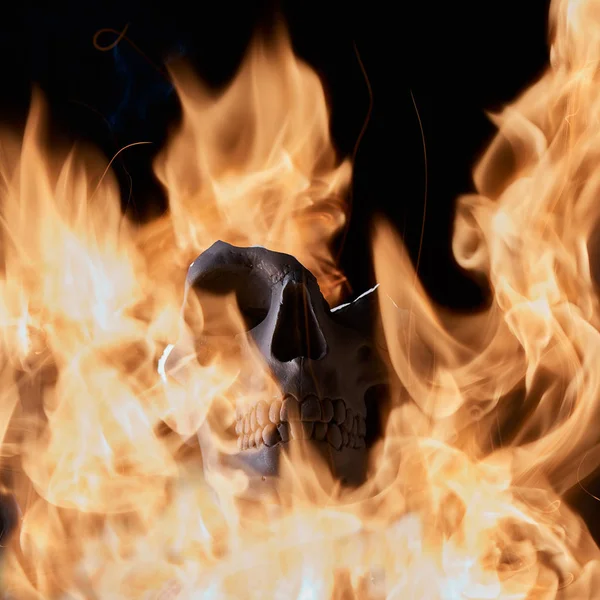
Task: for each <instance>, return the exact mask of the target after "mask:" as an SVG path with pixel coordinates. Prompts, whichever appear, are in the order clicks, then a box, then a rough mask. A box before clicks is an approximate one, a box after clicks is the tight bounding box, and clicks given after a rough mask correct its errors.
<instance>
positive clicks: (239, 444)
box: [237, 435, 244, 450]
mask: <svg viewBox="0 0 600 600" xmlns="http://www.w3.org/2000/svg"><path fill="white" fill-rule="evenodd" d="M243 441H244V439H243V437H242V436H241V435H240V437H238V439H237V447H238V450H241V449H242V442H243Z"/></svg>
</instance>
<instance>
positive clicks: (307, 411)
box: [300, 395, 321, 421]
mask: <svg viewBox="0 0 600 600" xmlns="http://www.w3.org/2000/svg"><path fill="white" fill-rule="evenodd" d="M300 415H301V419H302V421H320V420H321V405H320V404H319V399H318V398H317V397H316V396H312V395H310V396H307V398H306V400H304V402H303V403H302V406H301V407H300Z"/></svg>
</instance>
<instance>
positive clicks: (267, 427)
mask: <svg viewBox="0 0 600 600" xmlns="http://www.w3.org/2000/svg"><path fill="white" fill-rule="evenodd" d="M226 294H229V297H231V296H232V295H235V300H236V303H237V307H238V310H239V313H240V314H241V316H242V317H243V320H244V324H245V327H244V329H245V330H246V331H245V333H243V334H242V335H244V336H249V337H248V339H249V341H250V342H251V344H250V346H251V347H252V348H254V349H255V350H258V352H259V353H260V356H261V358H262V361H264V364H265V365H266V367H267V368H268V372H269V373H270V376H271V377H272V379H273V380H274V381H275V382H276V384H277V388H278V391H277V393H276V394H274V395H273V394H271V395H270V396H265V397H260V394H259V397H258V399H257V397H256V396H254V398H255V401H253V402H251V403H250V404H249V405H248V404H247V403H246V404H242V403H239V404H238V406H237V407H236V422H235V426H234V427H235V434H234V435H235V436H236V437H237V449H238V452H237V453H236V454H235V455H234V456H233V457H231V456H230V457H229V459H232V460H234V461H236V464H239V465H242V466H243V467H244V468H246V469H247V470H251V471H252V472H253V473H255V474H257V475H259V476H261V477H263V478H264V477H265V476H274V475H277V474H278V469H279V464H280V458H281V456H282V453H289V452H290V451H291V448H293V447H294V446H295V445H302V446H305V447H306V446H310V448H311V452H312V451H314V450H316V451H317V453H318V456H319V457H320V458H321V459H322V460H323V461H324V462H325V463H326V464H327V465H328V466H329V468H330V470H331V472H332V474H333V476H334V477H335V478H336V479H340V480H342V481H343V482H346V483H348V484H355V483H359V482H360V481H362V479H363V477H364V475H365V471H366V456H367V444H368V441H369V440H368V436H367V428H368V422H369V419H368V417H369V411H372V410H373V408H374V407H370V406H368V401H367V400H366V398H367V395H368V392H369V390H373V389H375V388H376V386H379V385H380V384H382V383H383V382H384V381H385V377H386V371H385V368H384V366H383V363H382V362H381V361H380V359H379V357H378V353H377V351H376V348H375V345H374V343H373V336H372V315H373V312H374V311H373V308H374V305H375V304H376V300H375V292H373V291H372V292H370V293H367V294H364V295H363V296H361V297H360V298H358V299H357V300H355V301H354V302H352V303H349V304H346V305H343V306H341V307H339V308H337V309H334V310H331V309H330V307H329V305H328V304H327V302H326V300H325V299H324V297H323V295H322V294H321V291H320V289H319V286H318V283H317V281H316V279H315V277H314V276H313V275H312V274H311V273H310V272H309V271H308V270H307V269H305V268H304V267H303V266H302V265H301V264H300V263H299V262H298V261H297V260H296V259H295V258H294V257H293V256H290V255H287V254H282V253H277V252H272V251H269V250H267V249H265V248H262V247H250V248H239V247H235V246H231V245H229V244H227V243H224V242H216V243H215V244H214V245H213V246H211V247H210V248H209V249H208V250H206V251H205V252H204V253H203V254H201V255H200V256H199V257H198V258H197V259H196V260H195V261H194V262H193V263H192V265H191V266H190V268H189V271H188V276H187V284H186V303H189V302H190V300H191V298H194V299H198V298H199V299H200V304H201V306H202V308H203V312H204V319H205V321H204V323H203V326H202V328H201V331H199V332H198V333H197V334H196V333H194V336H195V339H194V340H193V341H194V345H195V350H196V352H197V355H198V356H201V355H202V353H203V351H204V350H205V349H206V347H207V345H210V338H211V335H213V333H214V332H212V331H211V319H217V318H221V317H222V315H215V313H214V312H212V313H211V311H210V310H205V307H204V298H205V297H208V295H210V297H213V298H214V297H215V296H216V297H219V296H220V297H224V296H225V295H226ZM192 330H193V329H192ZM217 333H218V336H219V339H221V337H222V335H224V332H222V331H219V332H217ZM239 335H240V333H239V332H237V336H239ZM247 364H248V365H251V364H252V363H251V361H248V362H247ZM251 375H252V373H250V374H247V375H246V376H242V377H241V380H242V381H247V382H248V385H249V386H251V385H253V384H252V383H250V382H251V380H252V376H251ZM199 439H200V445H201V448H202V452H203V453H204V452H211V451H212V448H210V447H207V446H209V445H211V444H212V442H213V441H214V439H213V437H212V436H211V435H201V436H199ZM313 456H314V452H313Z"/></svg>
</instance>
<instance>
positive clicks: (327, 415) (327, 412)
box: [321, 398, 333, 423]
mask: <svg viewBox="0 0 600 600" xmlns="http://www.w3.org/2000/svg"><path fill="white" fill-rule="evenodd" d="M331 419H333V404H331V400H330V399H329V398H325V400H323V414H322V416H321V420H322V421H323V423H329V421H331Z"/></svg>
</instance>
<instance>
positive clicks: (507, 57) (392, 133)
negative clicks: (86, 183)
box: [0, 0, 548, 308]
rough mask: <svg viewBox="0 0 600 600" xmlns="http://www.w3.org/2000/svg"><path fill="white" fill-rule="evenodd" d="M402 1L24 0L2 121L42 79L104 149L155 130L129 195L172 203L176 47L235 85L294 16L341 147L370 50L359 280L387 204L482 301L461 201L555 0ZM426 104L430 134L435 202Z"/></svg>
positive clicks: (468, 296)
mask: <svg viewBox="0 0 600 600" xmlns="http://www.w3.org/2000/svg"><path fill="white" fill-rule="evenodd" d="M393 4H395V6H393V7H390V6H388V3H387V2H384V1H381V2H380V1H379V0H377V1H375V2H363V3H360V4H356V5H353V4H350V3H347V2H341V1H337V0H336V1H332V2H323V1H321V2H316V1H314V0H297V1H296V2H289V1H288V2H285V1H282V2H279V3H276V2H265V1H262V0H261V1H254V2H241V1H240V2H237V3H232V2H227V1H225V2H223V1H221V2H211V3H205V2H198V3H189V2H181V1H179V0H170V1H168V2H166V1H163V2H155V3H152V4H149V3H148V2H142V1H133V0H122V1H121V2H118V3H111V2H99V1H97V0H87V1H86V2H80V1H78V2H75V1H69V2H62V3H52V4H51V6H50V3H48V5H49V6H45V7H43V6H41V5H40V6H38V5H35V4H32V3H28V2H24V3H18V4H17V6H16V8H13V9H12V14H7V15H6V16H5V18H4V20H3V21H2V24H1V25H0V55H1V56H2V57H3V58H4V60H3V63H2V69H3V78H2V80H3V84H4V85H3V89H2V94H0V121H2V120H4V121H7V122H10V123H14V122H23V121H24V118H25V115H26V112H27V108H28V105H29V98H30V93H31V86H32V84H34V83H35V84H37V85H38V86H40V87H41V88H42V89H43V90H44V92H45V94H46V96H47V98H48V99H49V101H50V104H51V117H52V121H53V124H54V126H55V128H56V130H57V131H60V132H61V133H62V134H63V135H69V136H72V137H73V138H75V139H84V140H88V141H91V142H92V143H94V145H96V146H98V147H99V148H101V149H102V151H103V152H104V153H105V154H106V156H107V157H112V156H113V155H114V154H115V153H116V152H117V151H118V150H119V149H121V148H122V147H123V146H125V145H127V144H129V143H132V142H136V141H140V140H150V141H152V142H153V144H152V145H144V146H136V147H135V148H132V149H129V150H127V151H125V152H123V153H122V154H121V155H119V157H118V158H117V160H116V161H115V163H114V166H115V170H116V173H117V175H118V177H119V181H120V183H121V185H122V187H123V194H122V196H123V198H129V197H130V206H129V208H130V209H131V210H132V211H133V212H134V214H135V215H136V217H137V218H140V219H146V218H148V217H149V216H151V215H153V214H156V213H157V212H159V211H160V210H163V209H164V205H165V199H164V194H163V191H162V189H161V188H160V186H159V185H158V183H157V182H156V180H155V178H154V176H153V174H152V169H151V164H152V157H153V155H154V154H155V153H156V152H158V150H159V148H160V147H161V145H162V144H163V142H164V140H165V138H166V135H167V132H168V128H169V127H170V126H172V125H174V124H176V122H177V118H178V115H179V106H178V102H177V98H176V96H175V94H174V92H173V90H172V88H171V85H170V83H169V81H168V77H167V75H166V73H165V68H164V65H165V63H166V62H168V61H169V60H170V59H171V58H173V57H178V56H182V55H183V56H185V57H186V58H187V59H188V60H190V61H192V62H193V63H194V65H195V68H196V70H197V72H198V74H199V75H200V76H201V77H203V78H204V79H205V80H206V81H208V82H210V83H211V84H212V85H215V86H219V85H223V84H224V83H226V82H227V80H228V79H229V78H230V77H231V76H232V75H233V73H234V72H235V69H236V67H237V65H238V63H239V61H240V59H241V57H242V55H243V53H244V50H245V48H246V45H247V43H248V41H249V39H250V36H251V35H252V33H253V32H254V31H255V30H256V28H257V27H258V26H264V25H265V24H267V23H269V22H270V21H272V20H273V19H274V18H281V17H283V18H284V19H285V20H286V22H287V24H288V27H289V29H290V33H291V37H292V42H293V45H294V49H295V51H296V53H297V54H299V55H300V56H301V57H302V58H304V59H305V60H306V61H308V62H309V64H311V65H312V66H313V67H314V68H315V69H316V70H317V72H318V73H319V74H320V75H321V77H322V80H323V81H324V83H325V86H326V90H327V93H328V97H329V101H330V107H331V111H332V132H333V137H334V140H335V143H336V145H337V148H338V150H339V152H340V154H342V155H350V154H352V151H353V149H354V147H355V145H356V141H357V139H358V137H359V133H360V131H361V128H362V127H363V124H364V122H365V118H366V116H367V113H368V110H369V103H370V99H369V90H368V86H367V83H366V81H365V74H364V73H363V70H362V69H361V66H360V62H359V58H358V56H360V60H361V61H362V63H363V65H364V71H365V73H366V75H367V77H368V80H369V82H370V86H371V89H372V101H373V102H372V113H371V118H370V120H369V122H368V126H367V128H366V131H365V134H364V136H363V138H362V141H361V143H360V145H359V147H358V152H357V154H356V162H355V172H354V185H353V214H352V219H351V221H350V227H349V230H348V235H347V238H346V243H345V244H344V247H343V253H342V258H341V261H342V267H343V269H344V271H345V273H346V274H347V275H348V277H349V280H350V283H351V285H352V287H353V289H354V291H355V292H357V293H359V292H361V291H363V290H364V289H367V287H368V286H369V285H370V284H371V283H372V273H371V267H370V257H369V241H368V235H369V219H370V217H371V216H372V215H373V214H374V213H375V212H376V211H382V212H383V213H385V214H387V215H388V216H389V217H390V219H391V220H392V221H393V222H394V224H395V225H396V226H397V227H398V229H399V230H400V232H401V234H402V236H403V237H404V239H405V241H406V243H407V245H408V248H409V250H410V252H411V254H412V256H413V257H416V255H417V252H418V248H419V240H420V236H421V229H422V221H423V218H424V219H425V228H424V237H423V244H422V254H421V259H420V264H419V265H420V269H419V271H420V275H421V277H422V280H423V282H424V283H425V286H426V288H427V289H428V291H429V292H430V293H431V295H432V296H433V298H434V299H435V300H437V301H438V302H441V303H442V304H447V305H450V306H453V307H455V308H470V307H473V306H477V305H478V304H480V303H481V302H482V301H483V299H484V297H485V292H482V291H481V290H480V289H479V288H478V287H477V286H475V284H474V283H472V282H471V281H470V280H469V279H467V278H466V277H465V276H464V275H463V274H461V273H460V271H459V270H458V268H457V267H456V266H455V265H454V263H453V260H452V257H451V252H450V235H451V224H452V211H453V205H454V201H455V199H456V197H457V196H458V195H459V194H461V193H465V192H469V191H471V190H472V182H471V170H472V167H473V165H474V163H475V161H476V159H477V157H478V156H479V155H480V154H481V152H482V151H483V149H484V148H485V146H486V145H487V143H488V142H489V140H490V139H491V136H492V135H493V132H494V130H493V127H492V126H491V124H490V122H489V121H488V118H487V117H486V115H485V111H488V110H495V109H499V108H501V107H502V106H503V105H504V104H505V103H507V102H508V101H510V100H511V99H512V98H514V96H515V95H516V94H517V93H518V92H519V91H520V90H522V89H523V88H524V87H526V86H527V85H528V84H529V83H531V82H532V81H533V80H534V79H535V78H536V77H537V76H539V75H540V74H541V72H542V71H543V69H544V67H545V66H546V63H547V55H548V47H547V11H548V1H547V0H528V1H527V2H522V0H505V1H504V2H501V3H488V2H481V1H480V0H479V1H477V0H469V1H463V2H459V3H457V2H452V3H443V2H437V1H436V0H422V1H420V2H401V3H393ZM276 15H279V17H276ZM126 25H128V29H127V37H128V38H129V39H128V40H122V41H121V42H120V43H119V44H118V45H116V46H115V47H114V48H113V49H112V50H110V51H104V52H103V51H99V50H98V49H96V48H95V47H94V44H93V40H94V35H95V34H96V32H98V31H99V30H101V29H104V28H113V29H115V30H122V29H123V28H124V27H125V26H126ZM116 37H117V36H116V35H115V34H111V33H108V32H107V33H104V34H103V35H101V36H99V38H98V40H97V41H98V42H99V43H100V44H102V45H104V46H107V45H109V44H110V43H111V42H113V41H115V39H116ZM357 52H358V56H357ZM411 94H412V96H411ZM413 98H414V103H413ZM415 105H416V109H418V113H419V115H420V119H421V122H422V126H423V130H424V138H425V144H426V149H427V164H428V196H427V210H426V212H425V211H424V207H425V169H424V165H425V163H424V153H423V142H422V137H421V131H420V128H419V120H418V117H417V111H416V109H415Z"/></svg>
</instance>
